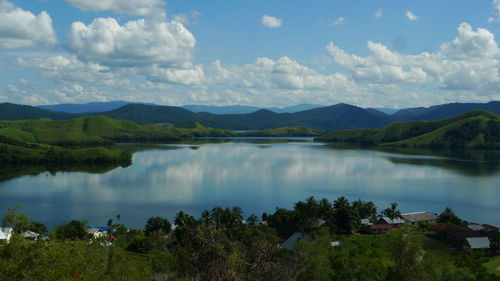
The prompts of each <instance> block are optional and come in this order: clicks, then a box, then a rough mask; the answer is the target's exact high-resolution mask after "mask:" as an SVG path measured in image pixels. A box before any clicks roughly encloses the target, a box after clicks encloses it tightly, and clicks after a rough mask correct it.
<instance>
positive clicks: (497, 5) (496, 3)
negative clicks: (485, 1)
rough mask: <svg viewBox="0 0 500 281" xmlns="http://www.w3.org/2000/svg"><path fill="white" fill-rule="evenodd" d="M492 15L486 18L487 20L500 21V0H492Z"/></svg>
mask: <svg viewBox="0 0 500 281" xmlns="http://www.w3.org/2000/svg"><path fill="white" fill-rule="evenodd" d="M492 5H493V16H492V17H489V18H488V22H500V0H493V3H492Z"/></svg>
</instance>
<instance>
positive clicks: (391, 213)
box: [382, 202, 402, 220]
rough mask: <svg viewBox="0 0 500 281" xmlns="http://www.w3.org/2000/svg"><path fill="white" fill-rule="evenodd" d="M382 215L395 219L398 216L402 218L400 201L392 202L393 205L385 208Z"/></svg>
mask: <svg viewBox="0 0 500 281" xmlns="http://www.w3.org/2000/svg"><path fill="white" fill-rule="evenodd" d="M382 215H384V216H386V217H388V218H390V219H391V220H395V219H397V218H402V216H401V212H400V211H399V210H398V203H396V202H392V203H391V207H390V208H387V209H385V210H384V211H383V212H382Z"/></svg>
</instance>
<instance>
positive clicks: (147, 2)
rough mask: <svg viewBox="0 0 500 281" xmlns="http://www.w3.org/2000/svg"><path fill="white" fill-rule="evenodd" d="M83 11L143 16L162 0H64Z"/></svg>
mask: <svg viewBox="0 0 500 281" xmlns="http://www.w3.org/2000/svg"><path fill="white" fill-rule="evenodd" d="M65 1H66V3H68V4H70V5H71V6H74V7H76V8H78V9H80V10H83V11H111V12H115V13H119V14H129V15H138V16H144V15H148V14H152V13H155V12H157V11H158V10H159V9H158V8H161V7H162V6H163V5H164V2H163V0H65Z"/></svg>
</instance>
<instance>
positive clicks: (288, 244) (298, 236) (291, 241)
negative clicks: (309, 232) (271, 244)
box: [281, 232, 313, 252]
mask: <svg viewBox="0 0 500 281" xmlns="http://www.w3.org/2000/svg"><path fill="white" fill-rule="evenodd" d="M299 240H303V241H306V242H311V241H313V240H312V238H310V237H307V236H305V235H304V234H303V233H301V232H295V233H294V234H292V235H291V236H290V237H288V239H287V240H286V241H285V242H283V244H281V247H283V248H285V249H288V250H290V251H292V252H295V250H296V249H295V245H296V244H297V241H299Z"/></svg>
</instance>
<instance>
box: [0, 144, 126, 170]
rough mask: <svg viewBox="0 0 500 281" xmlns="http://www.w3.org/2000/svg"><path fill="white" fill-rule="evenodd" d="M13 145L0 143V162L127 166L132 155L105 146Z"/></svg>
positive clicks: (12, 163)
mask: <svg viewBox="0 0 500 281" xmlns="http://www.w3.org/2000/svg"><path fill="white" fill-rule="evenodd" d="M26 146H29V145H23V146H14V145H10V144H4V143H0V163H2V164H9V165H16V164H58V165H63V164H88V165H109V164H117V165H121V166H128V165H130V164H131V161H132V155H131V154H130V153H128V152H123V151H117V150H113V149H109V148H105V147H87V148H61V147H57V146H40V145H31V147H30V148H27V147H26Z"/></svg>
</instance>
